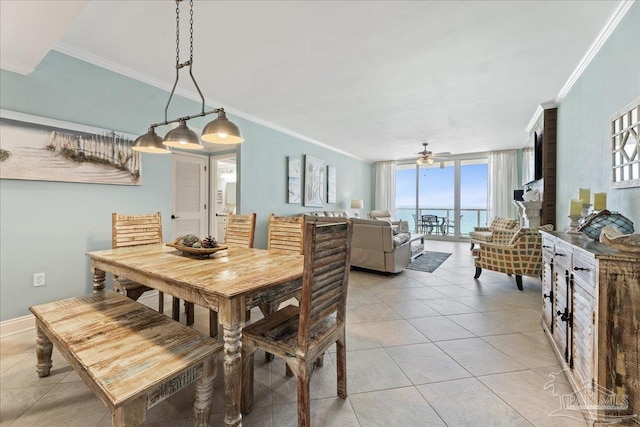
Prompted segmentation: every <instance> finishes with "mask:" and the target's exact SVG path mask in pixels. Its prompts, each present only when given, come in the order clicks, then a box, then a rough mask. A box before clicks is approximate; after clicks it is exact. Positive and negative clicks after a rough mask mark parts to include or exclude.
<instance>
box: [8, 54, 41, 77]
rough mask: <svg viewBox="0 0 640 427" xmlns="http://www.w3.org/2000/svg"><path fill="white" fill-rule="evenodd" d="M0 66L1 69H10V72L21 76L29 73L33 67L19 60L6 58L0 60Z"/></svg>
mask: <svg viewBox="0 0 640 427" xmlns="http://www.w3.org/2000/svg"><path fill="white" fill-rule="evenodd" d="M0 68H2V69H3V70H7V71H11V72H12V73H18V74H22V75H23V76H26V75H27V74H31V72H32V71H33V69H34V68H33V67H32V66H30V65H24V64H22V63H20V62H16V61H12V60H10V59H6V58H5V59H3V60H2V61H1V62H0Z"/></svg>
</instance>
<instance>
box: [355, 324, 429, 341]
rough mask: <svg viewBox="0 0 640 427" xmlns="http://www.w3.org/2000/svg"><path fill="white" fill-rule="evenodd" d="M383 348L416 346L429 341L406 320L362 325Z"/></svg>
mask: <svg viewBox="0 0 640 427" xmlns="http://www.w3.org/2000/svg"><path fill="white" fill-rule="evenodd" d="M363 325H364V326H365V327H366V328H367V330H368V331H369V332H371V335H372V336H373V337H375V339H377V340H378V341H379V342H380V344H382V346H383V347H390V346H395V345H406V344H418V343H423V342H428V341H429V340H428V339H427V338H426V337H425V336H424V335H423V334H421V333H420V332H419V331H418V330H417V329H416V328H414V327H413V326H411V324H410V323H409V322H407V321H406V320H387V321H384V322H369V323H363Z"/></svg>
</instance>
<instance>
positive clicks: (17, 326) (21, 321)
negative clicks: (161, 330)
mask: <svg viewBox="0 0 640 427" xmlns="http://www.w3.org/2000/svg"><path fill="white" fill-rule="evenodd" d="M157 295H158V292H157V291H156V292H145V293H144V295H142V296H141V297H140V298H139V299H138V301H140V302H142V301H141V300H144V299H147V298H153V297H156V296H157ZM35 329H36V320H35V317H34V316H33V314H28V315H26V316H22V317H16V318H14V319H9V320H5V321H4V322H0V338H4V337H8V336H9V335H14V334H19V333H20V332H25V331H29V330H35Z"/></svg>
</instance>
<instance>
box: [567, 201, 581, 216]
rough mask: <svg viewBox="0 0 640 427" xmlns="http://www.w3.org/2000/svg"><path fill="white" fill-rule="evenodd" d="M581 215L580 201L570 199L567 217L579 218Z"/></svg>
mask: <svg viewBox="0 0 640 427" xmlns="http://www.w3.org/2000/svg"><path fill="white" fill-rule="evenodd" d="M581 215H582V200H578V199H571V203H570V205H569V216H581Z"/></svg>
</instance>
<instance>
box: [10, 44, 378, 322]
mask: <svg viewBox="0 0 640 427" xmlns="http://www.w3.org/2000/svg"><path fill="white" fill-rule="evenodd" d="M167 97H168V93H167V92H165V91H162V90H160V89H157V88H155V87H152V86H149V85H146V84H143V83H141V82H139V81H137V80H134V79H130V78H128V77H124V76H122V75H119V74H117V73H114V72H111V71H108V70H105V69H102V68H99V67H96V66H94V65H91V64H88V63H85V62H83V61H79V60H77V59H74V58H71V57H69V56H66V55H63V54H61V53H58V52H50V53H49V54H48V55H47V56H46V57H45V59H44V60H43V61H42V62H41V63H40V64H39V65H38V67H37V68H36V69H35V70H34V71H33V72H32V73H31V74H29V75H27V76H22V75H19V74H15V73H11V72H8V71H5V70H2V71H0V107H1V108H2V109H6V110H13V111H18V112H22V113H27V114H33V115H37V116H42V117H48V118H53V119H58V120H64V121H68V122H72V123H79V124H83V125H88V126H95V127H100V128H105V129H113V130H117V131H122V132H127V133H131V134H136V135H137V134H141V133H144V132H145V131H146V130H147V127H148V126H149V124H150V123H153V122H157V121H160V120H161V119H162V117H163V116H164V106H165V104H166V102H167ZM199 109H200V104H198V103H195V102H193V101H190V100H187V99H184V98H181V97H174V100H173V101H172V103H171V109H170V111H169V116H170V117H175V116H179V115H184V114H185V113H191V112H197V111H199ZM231 120H233V121H235V122H236V124H238V125H239V126H240V127H241V129H242V132H243V134H244V136H245V139H246V141H245V143H243V144H242V145H241V146H240V147H241V148H240V150H239V152H240V155H239V165H238V166H239V170H240V171H241V172H240V173H241V177H240V183H241V184H240V185H241V186H242V190H241V192H240V204H239V205H240V207H241V209H242V212H256V213H257V214H258V226H257V228H256V246H258V247H265V245H266V220H267V216H268V214H269V213H271V212H274V213H277V214H280V215H284V214H297V213H300V212H302V211H305V210H315V209H316V208H313V209H311V208H304V207H302V206H300V205H289V204H286V156H289V155H300V156H302V155H303V154H310V155H313V156H315V157H318V158H321V159H323V160H326V161H327V164H332V165H335V166H336V168H337V171H338V200H339V202H340V203H339V204H338V205H336V206H334V205H329V206H327V208H326V209H334V208H336V209H337V208H344V207H345V206H346V204H345V203H346V202H345V201H346V200H350V198H351V197H352V196H358V197H361V198H363V199H365V204H366V205H367V206H370V203H371V202H370V201H371V200H373V188H372V182H374V181H373V174H374V167H373V166H372V165H370V164H368V163H365V162H361V161H358V160H355V159H352V158H350V157H346V156H343V155H340V154H337V153H335V152H334V151H331V150H327V149H324V148H322V147H320V146H317V145H314V144H310V143H308V142H305V141H302V140H299V139H297V138H293V137H291V136H288V135H285V134H282V133H280V132H277V131H274V130H272V129H269V128H266V127H264V126H261V125H258V124H256V123H252V122H249V121H246V120H242V119H239V118H237V117H231ZM207 121H208V120H207V118H202V119H200V122H198V121H194V122H193V126H194V127H196V128H198V127H199V128H202V127H204V125H205V124H206V122H207ZM142 161H143V166H142V175H143V179H142V181H143V183H142V185H141V186H119V185H98V184H77V183H60V182H44V181H20V180H5V179H3V180H0V254H1V258H0V320H7V319H11V318H15V317H19V316H23V315H26V314H28V307H29V306H30V305H33V304H38V303H42V302H47V301H52V300H55V299H61V298H65V297H70V296H76V295H82V294H86V293H88V292H90V291H91V275H90V273H89V262H88V259H87V257H86V256H85V253H86V252H88V251H92V250H99V249H106V248H109V247H111V215H110V214H111V212H123V213H136V212H156V211H160V212H161V213H162V216H163V221H164V234H165V236H170V226H169V225H170V224H169V221H170V220H169V217H170V215H171V158H170V156H160V155H150V154H143V160H142ZM40 272H44V273H45V274H46V285H45V286H44V287H38V288H34V287H32V275H33V273H40Z"/></svg>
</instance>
